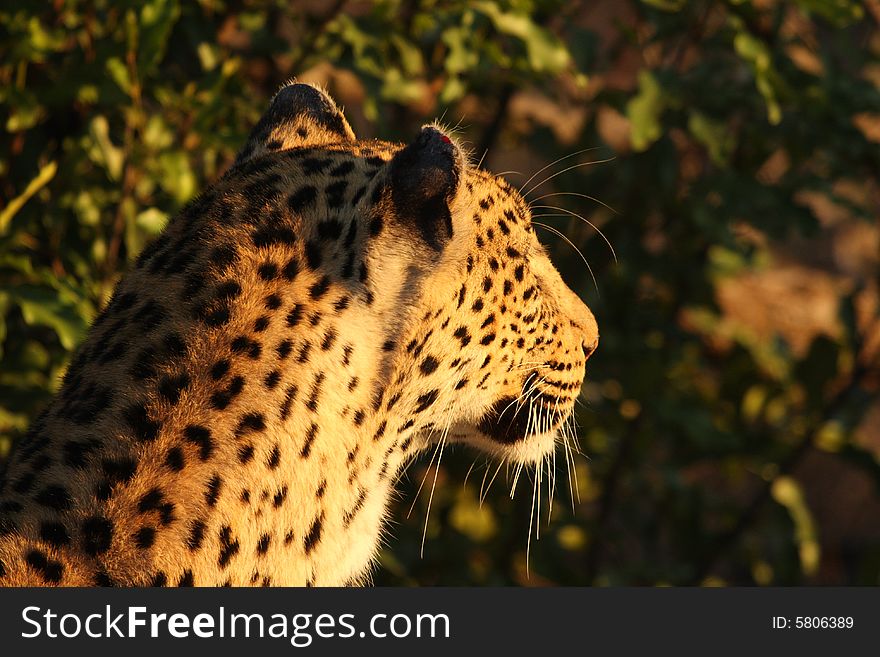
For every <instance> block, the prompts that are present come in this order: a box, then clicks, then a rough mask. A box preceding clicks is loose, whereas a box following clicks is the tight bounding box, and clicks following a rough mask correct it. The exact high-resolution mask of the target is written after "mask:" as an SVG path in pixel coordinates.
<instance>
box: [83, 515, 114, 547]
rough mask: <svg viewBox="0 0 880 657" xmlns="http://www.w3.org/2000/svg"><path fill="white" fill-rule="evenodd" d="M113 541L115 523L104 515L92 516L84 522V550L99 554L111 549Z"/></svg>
mask: <svg viewBox="0 0 880 657" xmlns="http://www.w3.org/2000/svg"><path fill="white" fill-rule="evenodd" d="M112 541H113V523H112V522H110V521H109V520H108V519H107V518H105V517H103V516H91V517H90V518H87V519H86V520H85V521H84V522H83V524H82V543H83V550H84V551H85V553H86V554H88V555H89V556H92V557H94V556H97V555H99V554H102V553H104V552H106V551H107V550H109V549H110V543H111V542H112Z"/></svg>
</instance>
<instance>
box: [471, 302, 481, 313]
mask: <svg viewBox="0 0 880 657" xmlns="http://www.w3.org/2000/svg"><path fill="white" fill-rule="evenodd" d="M482 309H483V300H482V299H477V300H476V301H474V304H473V305H472V306H471V310H473V311H474V312H475V313H478V312H480V311H481V310H482Z"/></svg>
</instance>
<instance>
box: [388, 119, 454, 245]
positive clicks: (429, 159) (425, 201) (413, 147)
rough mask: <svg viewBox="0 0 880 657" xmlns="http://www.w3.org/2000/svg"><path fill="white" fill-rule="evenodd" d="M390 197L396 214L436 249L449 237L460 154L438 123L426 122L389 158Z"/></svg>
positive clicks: (450, 234) (450, 235)
mask: <svg viewBox="0 0 880 657" xmlns="http://www.w3.org/2000/svg"><path fill="white" fill-rule="evenodd" d="M390 166H391V170H390V180H391V200H392V202H393V204H394V210H395V212H396V213H397V216H398V217H399V218H400V219H401V220H402V221H404V222H410V223H412V224H414V225H415V226H416V227H417V228H418V230H419V231H420V233H421V235H422V237H423V238H424V240H425V242H427V244H428V245H430V246H431V247H433V248H434V249H436V250H437V251H440V250H441V249H442V248H443V245H444V244H445V243H446V242H447V241H449V239H450V238H451V237H452V213H451V210H450V205H451V203H452V201H453V200H454V199H455V195H456V193H457V192H458V185H459V182H460V180H461V173H462V169H463V168H464V166H465V159H464V155H463V153H462V152H461V149H460V148H459V147H458V146H457V145H456V143H455V142H454V141H453V140H452V139H450V138H449V137H447V136H446V135H445V134H444V133H443V132H442V131H441V130H440V129H439V128H438V127H436V126H434V125H426V126H424V127H423V128H422V130H421V132H419V135H418V137H416V139H415V141H413V142H412V143H411V144H409V145H408V146H406V147H405V148H403V149H401V150H400V151H398V152H397V154H396V155H395V156H394V158H393V159H392V160H391V165H390Z"/></svg>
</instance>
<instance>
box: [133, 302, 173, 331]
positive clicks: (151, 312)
mask: <svg viewBox="0 0 880 657" xmlns="http://www.w3.org/2000/svg"><path fill="white" fill-rule="evenodd" d="M163 319H165V309H164V308H163V307H162V306H161V305H160V304H158V303H157V302H156V301H153V300H152V299H151V300H150V301H147V302H146V303H145V304H144V305H143V306H141V309H140V310H138V311H137V312H136V313H135V314H134V315H133V316H132V322H133V323H134V324H136V325H137V327H138V329H139V330H140V331H141V332H143V333H149V332H150V331H152V330H153V329H155V328H156V327H157V326H159V324H160V323H161V322H162V320H163Z"/></svg>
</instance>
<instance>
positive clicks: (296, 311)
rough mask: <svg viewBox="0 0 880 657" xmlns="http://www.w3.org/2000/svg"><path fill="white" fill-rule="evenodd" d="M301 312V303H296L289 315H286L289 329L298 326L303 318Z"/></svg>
mask: <svg viewBox="0 0 880 657" xmlns="http://www.w3.org/2000/svg"><path fill="white" fill-rule="evenodd" d="M303 310H304V308H303V305H302V304H301V303H298V304H296V305H295V306H294V307H293V309H292V310H291V311H290V312H289V313H287V325H288V326H289V327H290V328H293V327H294V326H296V325H297V324H299V322H300V320H301V319H302V316H303Z"/></svg>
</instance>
